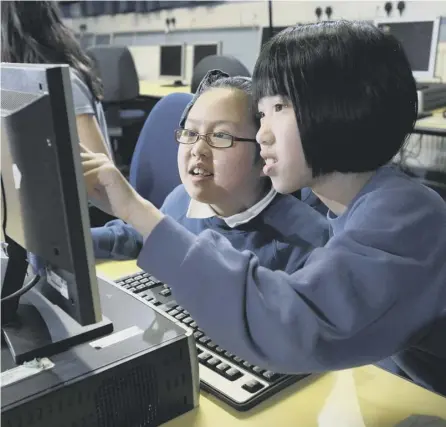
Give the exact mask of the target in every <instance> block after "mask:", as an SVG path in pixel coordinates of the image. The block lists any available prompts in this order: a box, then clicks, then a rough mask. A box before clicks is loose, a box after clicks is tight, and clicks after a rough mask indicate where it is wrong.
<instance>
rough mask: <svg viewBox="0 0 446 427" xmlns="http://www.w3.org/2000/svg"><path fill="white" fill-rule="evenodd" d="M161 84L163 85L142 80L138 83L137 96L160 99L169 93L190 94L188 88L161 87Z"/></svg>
mask: <svg viewBox="0 0 446 427" xmlns="http://www.w3.org/2000/svg"><path fill="white" fill-rule="evenodd" d="M163 84H165V83H159V82H147V81H144V80H142V81H140V82H139V94H140V95H144V96H151V97H153V98H162V97H163V96H166V95H169V94H171V93H177V92H181V93H190V86H163Z"/></svg>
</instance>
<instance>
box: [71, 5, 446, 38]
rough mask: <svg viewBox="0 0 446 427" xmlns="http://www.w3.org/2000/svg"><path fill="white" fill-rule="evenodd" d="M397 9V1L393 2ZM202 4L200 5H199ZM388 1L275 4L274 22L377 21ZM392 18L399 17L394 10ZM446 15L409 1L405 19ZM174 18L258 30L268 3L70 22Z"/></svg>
mask: <svg viewBox="0 0 446 427" xmlns="http://www.w3.org/2000/svg"><path fill="white" fill-rule="evenodd" d="M392 3H393V6H394V8H396V2H392ZM197 4H199V2H197ZM384 4H385V1H366V0H363V1H328V0H326V1H283V0H282V1H281V0H276V1H273V23H274V25H276V26H284V25H293V24H295V23H297V22H312V21H314V20H315V19H316V16H315V12H314V11H315V9H316V7H321V8H322V9H325V7H326V6H329V5H331V7H332V8H333V15H332V17H331V18H332V19H339V18H346V19H366V20H367V19H375V18H380V17H385V16H386V14H385V11H384ZM392 16H393V17H397V16H398V11H394V12H393V14H392ZM434 16H446V2H445V1H410V2H409V1H408V2H406V10H405V12H404V18H407V19H410V18H419V17H428V18H432V17H434ZM170 17H175V20H176V29H177V30H191V29H201V30H202V29H215V28H237V27H259V26H266V25H268V6H267V2H266V1H250V2H247V1H232V2H227V3H224V4H217V5H215V6H197V7H195V8H183V9H171V10H163V11H160V12H156V13H148V14H143V15H142V14H134V13H131V14H125V15H115V16H111V15H107V16H101V17H89V18H77V19H69V20H67V22H68V23H69V25H70V26H72V28H73V29H74V30H76V31H77V30H78V29H79V26H80V25H81V24H84V25H86V26H87V31H88V32H93V33H113V32H117V31H119V32H138V31H154V32H157V31H164V29H165V20H166V18H170Z"/></svg>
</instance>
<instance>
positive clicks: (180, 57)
mask: <svg viewBox="0 0 446 427" xmlns="http://www.w3.org/2000/svg"><path fill="white" fill-rule="evenodd" d="M184 59H185V45H184V44H178V45H162V46H160V78H162V79H172V80H180V81H181V80H184V68H185V67H184Z"/></svg>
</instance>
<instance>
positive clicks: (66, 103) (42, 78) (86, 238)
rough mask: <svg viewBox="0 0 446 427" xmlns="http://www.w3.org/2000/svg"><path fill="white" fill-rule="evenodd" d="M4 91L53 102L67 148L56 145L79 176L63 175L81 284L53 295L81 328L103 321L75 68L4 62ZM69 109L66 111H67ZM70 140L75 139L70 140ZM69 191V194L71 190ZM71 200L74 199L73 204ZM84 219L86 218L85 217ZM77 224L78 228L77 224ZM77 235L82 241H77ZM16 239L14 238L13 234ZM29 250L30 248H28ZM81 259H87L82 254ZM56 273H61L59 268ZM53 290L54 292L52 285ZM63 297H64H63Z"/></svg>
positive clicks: (58, 135) (55, 126)
mask: <svg viewBox="0 0 446 427" xmlns="http://www.w3.org/2000/svg"><path fill="white" fill-rule="evenodd" d="M1 67H2V83H1V88H2V89H6V90H11V91H14V92H28V93H42V94H46V96H48V97H49V100H50V104H51V105H50V110H51V116H52V117H51V122H52V132H53V134H54V137H55V139H56V141H59V140H62V139H63V140H64V143H65V144H67V146H63V147H62V146H61V145H59V143H58V142H55V144H54V147H55V149H56V152H57V155H56V156H57V159H58V162H59V165H63V166H66V167H67V168H71V170H72V171H73V173H67V172H66V168H64V171H65V172H64V174H61V175H60V177H61V183H62V186H63V197H64V200H63V204H64V207H65V212H64V215H65V218H66V223H67V237H68V238H69V245H70V250H71V251H72V252H73V253H72V264H73V268H74V272H73V275H74V277H75V279H76V280H74V281H70V280H67V282H66V286H67V290H68V295H69V298H66V297H64V296H63V295H62V293H61V292H57V291H54V290H55V287H54V286H53V287H52V288H53V291H54V292H52V291H51V292H50V295H45V296H47V297H48V296H49V297H50V298H51V300H52V301H53V303H55V304H56V305H58V306H59V307H60V308H62V310H64V311H65V312H66V313H67V314H68V315H69V316H71V317H72V318H73V319H74V320H76V321H77V322H78V323H79V324H81V325H88V324H93V323H97V322H100V321H101V320H102V312H101V304H100V297H99V289H98V284H97V278H96V270H95V261H94V254H93V244H92V239H91V233H90V221H89V214H88V203H87V192H86V188H85V184H84V178H83V172H82V165H81V160H80V147H79V137H78V133H77V127H76V119H75V117H76V116H75V113H74V102H73V93H72V87H71V78H70V68H69V66H68V65H52V64H50V65H49V64H8V63H2V64H1ZM27 70H30V73H31V74H32V76H33V79H28V81H27V80H26V79H25V78H16V79H15V80H14V79H12V78H11V79H10V80H9V82H7V83H5V80H6V78H5V80H4V76H5V73H15V75H16V76H20V73H22V74H23V76H22V77H24V76H25V74H26V73H27V72H28V71H27ZM61 106H63V108H61ZM66 138H68V139H69V141H65V139H66ZM67 190H69V191H67ZM69 199H71V200H69ZM79 218H80V219H79ZM76 223H77V226H74V225H75V224H76ZM75 234H76V238H74V236H75ZM11 237H12V236H11ZM25 249H26V248H25ZM79 255H82V257H81V256H79ZM54 272H56V274H57V271H56V270H54ZM47 289H48V290H49V291H50V290H51V289H50V288H49V287H47ZM59 294H60V295H59Z"/></svg>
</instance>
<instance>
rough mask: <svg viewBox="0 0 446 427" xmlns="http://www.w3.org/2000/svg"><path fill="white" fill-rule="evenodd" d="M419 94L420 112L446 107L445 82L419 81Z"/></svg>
mask: <svg viewBox="0 0 446 427" xmlns="http://www.w3.org/2000/svg"><path fill="white" fill-rule="evenodd" d="M417 95H418V112H419V113H423V112H427V111H432V110H435V109H437V108H441V107H446V84H445V83H419V84H418V89H417Z"/></svg>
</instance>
